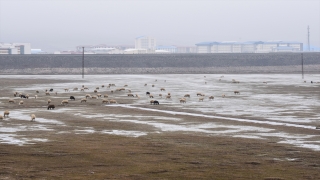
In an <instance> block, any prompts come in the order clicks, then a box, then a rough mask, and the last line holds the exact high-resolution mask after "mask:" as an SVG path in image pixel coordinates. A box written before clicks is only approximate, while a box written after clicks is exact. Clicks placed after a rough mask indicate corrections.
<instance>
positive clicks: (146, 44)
mask: <svg viewBox="0 0 320 180" xmlns="http://www.w3.org/2000/svg"><path fill="white" fill-rule="evenodd" d="M135 49H147V50H155V49H156V39H154V38H152V37H148V36H140V37H137V38H136V39H135Z"/></svg>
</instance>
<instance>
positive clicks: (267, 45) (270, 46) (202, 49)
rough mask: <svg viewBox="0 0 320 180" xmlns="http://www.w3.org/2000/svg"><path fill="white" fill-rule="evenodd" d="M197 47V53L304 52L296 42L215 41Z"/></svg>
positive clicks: (301, 46)
mask: <svg viewBox="0 0 320 180" xmlns="http://www.w3.org/2000/svg"><path fill="white" fill-rule="evenodd" d="M196 46H197V53H269V52H301V51H302V50H303V43H300V42H294V41H248V42H235V41H224V42H215V41H213V42H202V43H198V44H196Z"/></svg>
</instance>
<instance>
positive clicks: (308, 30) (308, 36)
mask: <svg viewBox="0 0 320 180" xmlns="http://www.w3.org/2000/svg"><path fill="white" fill-rule="evenodd" d="M309 30H310V28H309V26H308V51H309V52H310V31H309Z"/></svg>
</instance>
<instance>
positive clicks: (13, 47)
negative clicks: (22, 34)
mask: <svg viewBox="0 0 320 180" xmlns="http://www.w3.org/2000/svg"><path fill="white" fill-rule="evenodd" d="M0 54H31V45H30V43H0Z"/></svg>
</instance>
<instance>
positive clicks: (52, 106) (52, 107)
mask: <svg viewBox="0 0 320 180" xmlns="http://www.w3.org/2000/svg"><path fill="white" fill-rule="evenodd" d="M54 108H55V106H54V105H53V104H50V105H49V106H48V108H47V109H48V110H49V109H54Z"/></svg>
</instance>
